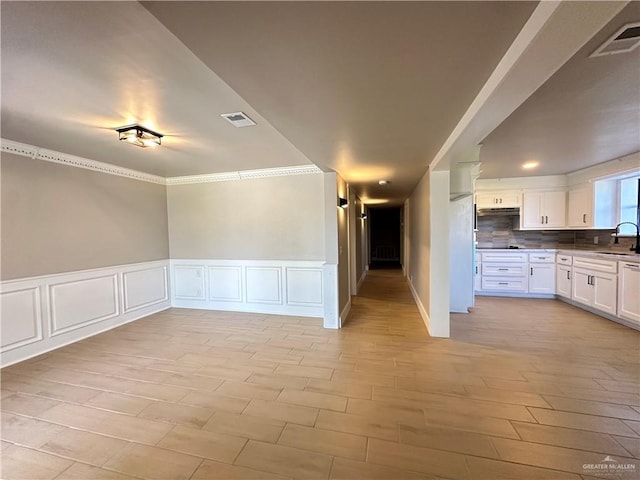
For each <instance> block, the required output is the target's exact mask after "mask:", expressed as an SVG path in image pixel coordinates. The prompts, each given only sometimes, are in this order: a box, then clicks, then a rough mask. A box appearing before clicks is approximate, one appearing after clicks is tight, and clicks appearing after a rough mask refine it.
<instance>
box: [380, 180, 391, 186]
mask: <svg viewBox="0 0 640 480" xmlns="http://www.w3.org/2000/svg"><path fill="white" fill-rule="evenodd" d="M390 183H391V182H390V181H389V180H380V181H379V182H378V185H389V184H390Z"/></svg>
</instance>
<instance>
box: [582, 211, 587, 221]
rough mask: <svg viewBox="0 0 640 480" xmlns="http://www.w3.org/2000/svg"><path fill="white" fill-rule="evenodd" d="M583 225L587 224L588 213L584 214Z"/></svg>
mask: <svg viewBox="0 0 640 480" xmlns="http://www.w3.org/2000/svg"><path fill="white" fill-rule="evenodd" d="M582 223H587V214H586V213H583V214H582Z"/></svg>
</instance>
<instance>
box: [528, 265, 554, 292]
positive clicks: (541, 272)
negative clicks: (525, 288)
mask: <svg viewBox="0 0 640 480" xmlns="http://www.w3.org/2000/svg"><path fill="white" fill-rule="evenodd" d="M555 284H556V268H555V265H554V264H553V263H530V264H529V293H550V294H553V293H555V291H556V285H555Z"/></svg>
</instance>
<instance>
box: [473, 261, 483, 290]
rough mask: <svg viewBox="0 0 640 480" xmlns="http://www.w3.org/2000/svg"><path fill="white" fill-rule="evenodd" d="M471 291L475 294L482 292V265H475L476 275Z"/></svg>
mask: <svg viewBox="0 0 640 480" xmlns="http://www.w3.org/2000/svg"><path fill="white" fill-rule="evenodd" d="M473 289H474V290H475V291H476V292H477V291H478V290H482V263H480V262H478V263H476V273H475V276H474V278H473Z"/></svg>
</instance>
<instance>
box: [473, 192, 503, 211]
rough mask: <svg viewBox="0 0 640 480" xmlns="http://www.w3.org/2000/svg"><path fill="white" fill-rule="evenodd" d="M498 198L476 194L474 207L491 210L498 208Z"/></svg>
mask: <svg viewBox="0 0 640 480" xmlns="http://www.w3.org/2000/svg"><path fill="white" fill-rule="evenodd" d="M498 206H499V205H498V197H497V196H496V195H494V194H493V193H478V194H476V207H477V208H492V207H498Z"/></svg>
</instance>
